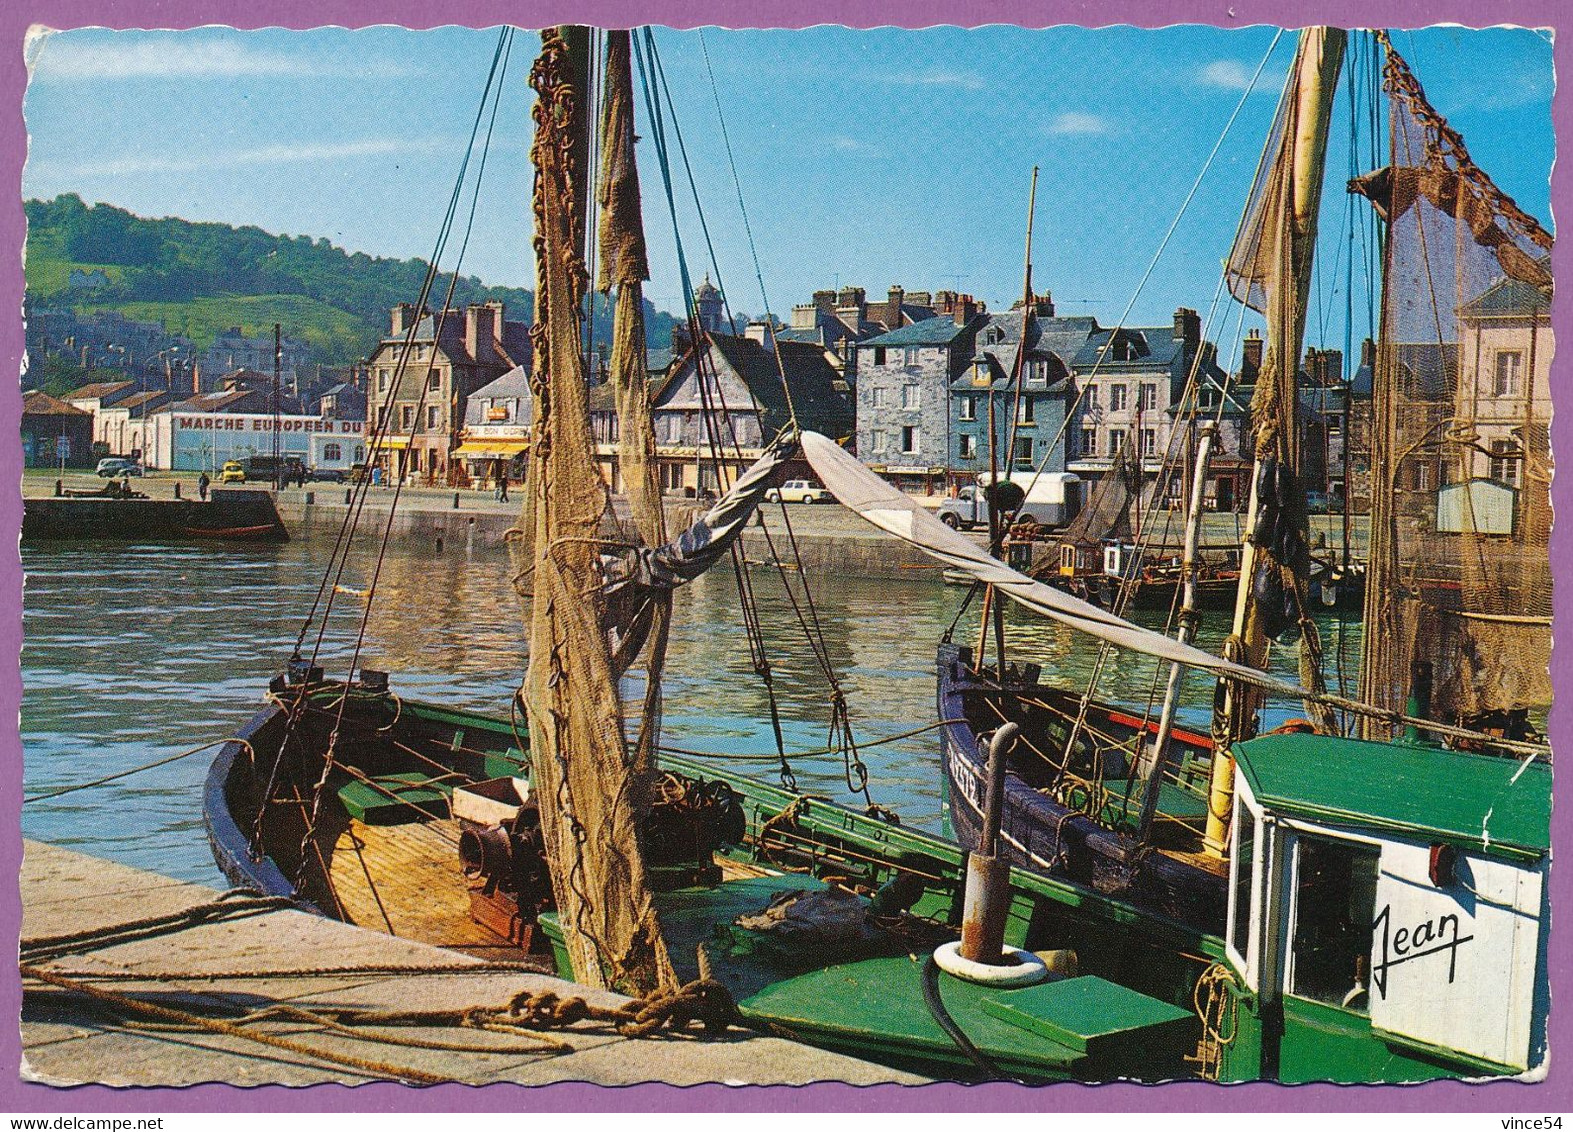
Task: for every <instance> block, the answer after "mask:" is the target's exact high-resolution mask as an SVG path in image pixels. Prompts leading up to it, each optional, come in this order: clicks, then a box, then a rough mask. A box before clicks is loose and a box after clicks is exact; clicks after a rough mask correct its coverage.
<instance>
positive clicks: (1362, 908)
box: [1289, 834, 1379, 1014]
mask: <svg viewBox="0 0 1573 1132" xmlns="http://www.w3.org/2000/svg"><path fill="white" fill-rule="evenodd" d="M1378 857H1379V853H1378V852H1377V850H1376V848H1375V847H1374V846H1369V845H1357V844H1355V843H1353V842H1348V841H1333V840H1331V839H1329V838H1323V837H1310V836H1307V835H1305V834H1301V835H1300V837H1299V838H1298V844H1297V845H1296V847H1295V910H1294V935H1293V940H1294V942H1293V945H1292V950H1291V962H1292V964H1293V968H1292V970H1291V972H1290V983H1289V993H1291V994H1295V995H1299V996H1300V997H1301V998H1309V999H1312V1000H1314V1001H1316V1002H1326V1003H1331V1004H1332V1005H1334V1006H1341V1007H1344V1008H1345V1009H1349V1010H1357V1011H1359V1012H1360V1013H1362V1014H1363V1013H1367V1012H1369V1010H1370V1006H1369V1004H1368V1001H1369V1000H1368V996H1367V995H1366V994H1364V993H1362V992H1363V989H1364V988H1365V987H1367V986H1368V985H1369V980H1370V974H1371V973H1370V971H1369V970H1368V969H1367V968H1368V966H1369V963H1370V955H1371V935H1372V927H1373V924H1374V921H1375V918H1376V867H1377V860H1378Z"/></svg>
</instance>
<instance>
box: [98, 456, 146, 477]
mask: <svg viewBox="0 0 1573 1132" xmlns="http://www.w3.org/2000/svg"><path fill="white" fill-rule="evenodd" d="M98 474H99V475H101V476H103V477H104V478H105V479H106V480H112V479H118V478H119V477H121V476H140V475H141V474H142V465H141V464H139V463H137V462H136V461H135V460H127V459H126V458H125V457H124V456H111V457H109V458H108V459H107V460H100V461H99V462H98Z"/></svg>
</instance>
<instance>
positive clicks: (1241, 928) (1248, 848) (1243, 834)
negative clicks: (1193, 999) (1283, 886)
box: [1229, 795, 1256, 964]
mask: <svg viewBox="0 0 1573 1132" xmlns="http://www.w3.org/2000/svg"><path fill="white" fill-rule="evenodd" d="M1232 832H1233V836H1234V846H1233V848H1231V849H1230V851H1229V852H1230V858H1231V859H1232V860H1233V861H1234V888H1233V893H1232V895H1231V897H1230V902H1231V908H1230V915H1229V946H1230V947H1232V948H1234V950H1235V953H1236V954H1237V955H1239V957H1240V960H1241V961H1242V962H1243V963H1247V964H1248V963H1249V962H1250V958H1251V952H1250V945H1251V937H1250V931H1251V892H1252V891H1253V890H1254V889H1255V887H1256V885H1255V882H1256V815H1254V814H1253V813H1251V811H1250V810H1248V809H1246V808H1245V803H1244V802H1243V801H1241V800H1240V798H1239V796H1238V795H1236V798H1235V806H1234V829H1233V831H1232Z"/></svg>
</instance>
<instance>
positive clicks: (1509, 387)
mask: <svg viewBox="0 0 1573 1132" xmlns="http://www.w3.org/2000/svg"><path fill="white" fill-rule="evenodd" d="M1523 376H1524V354H1523V351H1521V350H1499V351H1498V352H1497V365H1496V380H1495V381H1494V382H1493V384H1492V392H1493V393H1495V394H1496V395H1497V396H1498V397H1517V396H1518V395H1519V389H1520V388H1521V387H1522V383H1523Z"/></svg>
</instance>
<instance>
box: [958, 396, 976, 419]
mask: <svg viewBox="0 0 1573 1132" xmlns="http://www.w3.org/2000/svg"><path fill="white" fill-rule="evenodd" d="M956 419H957V420H962V421H975V420H977V419H978V399H977V398H976V397H963V398H961V400H960V408H959V410H958V416H957V418H956Z"/></svg>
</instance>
